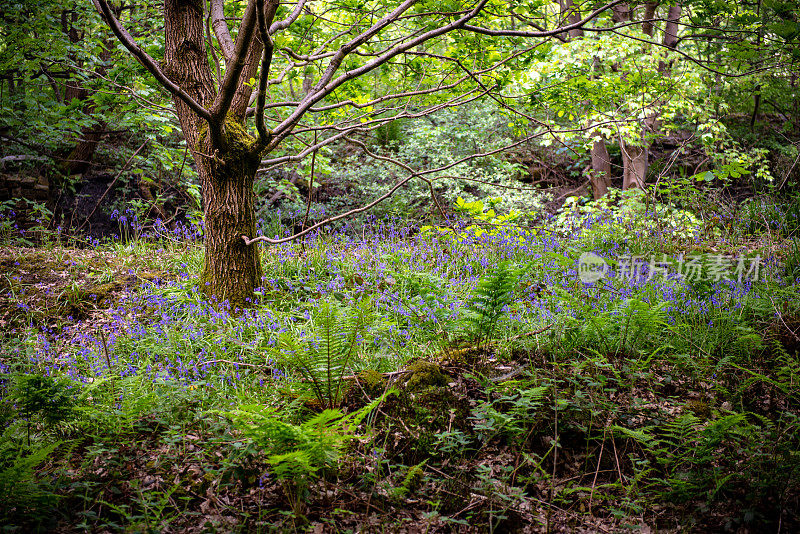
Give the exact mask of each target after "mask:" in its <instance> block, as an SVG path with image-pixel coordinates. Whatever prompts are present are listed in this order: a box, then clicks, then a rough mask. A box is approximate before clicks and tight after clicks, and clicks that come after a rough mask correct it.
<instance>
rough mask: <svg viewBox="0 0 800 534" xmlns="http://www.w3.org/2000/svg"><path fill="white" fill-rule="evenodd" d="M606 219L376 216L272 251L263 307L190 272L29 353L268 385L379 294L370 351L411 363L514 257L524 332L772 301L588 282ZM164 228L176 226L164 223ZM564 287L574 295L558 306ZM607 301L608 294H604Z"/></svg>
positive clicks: (744, 284) (95, 367)
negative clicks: (652, 312) (305, 348)
mask: <svg viewBox="0 0 800 534" xmlns="http://www.w3.org/2000/svg"><path fill="white" fill-rule="evenodd" d="M295 215H299V216H302V215H304V214H300V213H298V214H295ZM317 215H318V214H317ZM116 216H117V220H119V221H120V222H121V223H123V222H124V223H125V224H138V220H137V219H136V217H135V214H124V213H123V214H117V215H116ZM129 216H130V217H131V218H130V219H129V218H127V217H129ZM596 222H597V221H596V220H594V219H592V218H589V219H588V220H587V221H586V223H585V225H584V226H582V227H577V228H574V229H573V230H571V231H570V233H569V234H567V235H556V234H555V233H552V232H546V231H543V232H538V233H536V232H520V231H519V230H518V229H516V228H512V227H509V228H499V229H498V231H497V232H493V233H492V234H489V233H483V234H481V235H479V236H476V235H474V234H470V233H469V232H461V231H459V227H458V226H456V227H455V228H454V230H453V231H452V232H450V233H449V234H445V235H438V236H434V237H431V236H426V235H423V234H421V233H419V231H418V230H417V229H416V228H415V227H411V226H407V225H402V224H397V223H396V222H391V221H389V222H387V221H379V220H371V221H367V224H366V225H365V226H363V227H361V228H360V231H356V229H354V228H351V227H350V226H349V225H347V224H345V225H343V226H342V227H340V228H339V229H337V231H336V232H333V233H330V232H326V233H319V232H316V233H312V234H310V235H309V236H307V238H306V239H305V243H304V248H305V250H306V252H305V253H304V254H306V256H301V253H300V251H299V247H298V245H297V244H291V243H287V244H283V245H277V246H271V247H269V249H268V250H267V251H265V256H268V258H267V264H268V267H267V269H266V270H265V272H266V273H267V274H266V275H265V277H264V279H263V284H262V285H263V287H262V288H260V289H259V290H258V291H257V294H258V295H259V297H258V298H259V299H261V301H260V302H258V303H255V304H257V305H256V306H254V307H253V308H252V309H248V310H246V311H244V312H238V311H237V312H232V311H231V310H230V309H229V308H228V307H227V306H225V305H224V303H223V304H222V305H216V303H213V302H208V301H206V300H204V299H203V298H202V297H201V296H200V294H199V292H197V288H196V282H195V281H194V276H193V275H191V274H190V273H189V272H188V269H187V268H186V266H182V267H181V272H180V273H179V274H180V278H179V280H177V281H175V282H170V283H154V284H153V285H151V286H149V287H148V288H146V289H145V290H140V291H139V292H138V293H136V294H130V295H128V296H127V298H124V299H123V300H121V301H120V302H119V304H118V305H117V306H116V307H115V308H112V309H110V310H108V312H107V316H108V317H109V318H110V322H109V324H107V325H105V326H104V327H103V332H102V334H101V333H100V332H99V331H96V332H95V331H91V330H87V329H86V327H85V325H76V326H75V327H73V328H71V329H70V328H67V329H65V330H64V331H63V332H62V333H60V334H59V335H58V336H56V335H55V334H54V333H52V332H46V331H43V332H42V333H41V334H40V336H39V339H38V343H36V351H35V353H32V354H30V355H29V357H30V359H32V360H33V363H35V365H36V367H37V368H38V369H41V370H44V371H45V372H47V373H60V374H65V375H68V376H70V377H72V378H74V379H76V380H79V381H83V382H90V381H93V380H96V379H98V378H99V377H103V376H106V375H108V374H109V373H113V374H114V375H115V376H122V377H127V376H134V375H141V376H146V377H148V378H150V379H152V380H154V381H170V382H175V383H180V384H185V385H190V384H195V383H198V382H203V383H205V384H207V385H208V386H210V387H226V386H228V385H236V384H240V383H248V384H256V383H257V384H260V385H263V384H264V378H265V377H264V373H263V369H265V368H270V369H274V370H273V371H272V376H271V377H270V379H275V378H281V377H282V376H283V373H282V372H281V371H280V370H279V369H278V368H277V366H275V365H274V364H273V363H272V362H271V361H270V357H269V355H270V354H271V350H272V348H273V347H274V346H275V344H276V340H277V338H278V336H279V335H280V334H281V333H283V332H290V333H291V334H292V335H297V336H300V337H302V336H303V335H304V332H305V330H306V329H307V325H308V323H309V321H310V320H311V318H312V315H313V314H312V313H311V312H310V311H309V310H312V309H314V307H315V305H316V303H318V302H319V301H321V300H326V299H332V298H336V299H338V300H341V301H343V302H345V303H347V302H348V301H350V302H352V301H355V300H358V299H361V298H364V297H368V298H370V299H371V300H372V301H373V303H374V304H375V308H376V311H377V313H378V315H379V316H380V320H378V321H376V325H378V326H375V327H373V328H372V329H371V339H370V343H368V344H365V347H366V350H381V351H384V352H390V353H395V354H402V353H403V351H404V350H406V349H407V347H408V345H409V344H412V343H418V342H420V341H422V340H424V336H426V335H427V336H428V337H430V334H431V332H437V331H441V330H446V329H447V328H448V325H450V324H452V323H453V321H456V320H457V319H458V318H459V317H460V316H461V315H462V313H463V310H464V308H465V306H467V305H468V301H469V295H470V292H471V290H472V288H473V287H474V286H475V284H476V283H477V281H478V280H479V278H480V277H481V276H482V275H483V274H484V273H485V272H486V271H487V270H488V269H490V268H491V267H492V266H493V265H495V264H496V263H497V262H498V261H501V260H511V261H514V262H517V263H520V264H528V263H533V264H534V266H535V267H534V268H532V269H530V270H529V271H528V274H527V275H526V276H527V277H528V278H527V281H526V283H525V284H520V289H519V290H518V298H517V300H516V301H515V303H514V304H513V305H512V306H511V307H510V308H509V309H508V310H507V311H508V314H509V318H510V320H511V321H512V322H516V323H520V324H521V327H523V328H524V326H525V325H528V324H530V325H539V324H543V323H548V322H551V321H553V320H554V319H557V317H558V316H563V315H571V316H579V315H580V314H585V313H586V310H587V309H588V308H589V307H590V308H591V309H592V311H596V312H597V313H601V312H614V310H619V309H620V307H621V305H622V304H623V303H624V302H625V301H626V300H627V299H630V298H637V299H639V300H642V301H644V302H649V303H651V304H660V303H664V304H665V306H664V311H665V313H666V317H667V320H668V321H669V322H672V323H674V322H677V321H680V320H681V317H682V316H683V315H685V314H687V313H692V314H695V315H699V316H707V315H709V314H711V313H712V312H719V311H723V310H731V309H733V310H735V309H738V308H740V307H741V306H742V303H743V302H744V301H745V300H746V299H748V298H761V296H760V295H759V294H758V292H757V291H756V290H755V289H754V286H753V284H752V283H751V282H750V281H749V280H743V281H737V280H720V281H716V282H714V283H713V284H709V285H708V287H705V288H704V290H703V291H702V292H699V291H697V288H696V287H693V286H692V285H691V284H690V283H688V282H687V281H686V280H683V279H680V278H678V277H675V276H670V275H667V276H660V277H652V276H648V273H647V271H646V269H645V270H643V271H642V272H640V273H639V276H638V277H631V278H628V279H625V280H621V281H617V280H614V281H610V280H603V281H599V282H597V283H593V284H583V283H580V282H579V280H578V272H577V270H576V269H575V268H571V269H565V268H564V267H563V265H565V264H566V263H568V262H569V261H572V260H571V259H570V258H572V257H573V254H574V251H573V247H574V245H575V244H576V243H581V240H582V239H584V237H585V233H586V232H588V231H591V229H592V227H593V225H594V224H596ZM155 228H156V229H157V231H160V232H165V231H167V230H166V228H164V227H163V225H160V226H159V225H156V226H155ZM134 229H135V228H134ZM170 232H173V236H174V237H176V238H181V239H195V238H196V237H197V236H198V235H201V233H202V228H197V229H187V228H185V227H184V228H182V229H181V230H180V232H182V233H180V232H179V233H177V234H175V233H174V232H175V230H174V229H173V230H170ZM193 232H194V233H193ZM155 235H159V234H158V233H156V234H155ZM669 238H670V235H669V234H665V235H664V236H663V239H665V240H667V239H669ZM626 251H627V250H626V247H625V244H624V243H621V242H620V243H611V244H610V245H609V246H604V247H602V249H601V248H598V249H597V250H595V252H596V253H597V254H598V255H601V256H605V257H607V258H611V257H613V256H614V255H619V254H622V253H625V252H626ZM312 256H313V257H312ZM542 287H544V288H547V289H548V290H547V291H542V290H541V288H542ZM558 289H560V290H562V291H558ZM563 292H566V293H569V294H570V295H572V297H573V298H572V299H571V300H570V299H564V298H561V297H559V294H560V293H561V294H563ZM599 293H602V295H603V298H597V295H598V294H599ZM765 298H766V297H765ZM282 307H283V308H284V309H281V308H282ZM285 308H288V309H285ZM59 337H60V341H59V342H58V343H55V342H54V341H56V340H57V338H59ZM56 346H59V347H66V349H57V348H56ZM21 356H22V355H21V354H20V357H21ZM254 363H258V364H259V365H260V368H259V369H256V368H254V367H253V365H254ZM109 364H110V366H111V368H112V369H109ZM0 371H1V369H0Z"/></svg>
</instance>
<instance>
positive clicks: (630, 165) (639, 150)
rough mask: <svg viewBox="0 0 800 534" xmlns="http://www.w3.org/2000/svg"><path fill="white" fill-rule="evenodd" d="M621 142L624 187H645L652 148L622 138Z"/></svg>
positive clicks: (624, 188) (625, 189) (626, 188)
mask: <svg viewBox="0 0 800 534" xmlns="http://www.w3.org/2000/svg"><path fill="white" fill-rule="evenodd" d="M643 143H644V141H643ZM619 144H620V149H621V150H622V189H623V190H624V191H627V190H628V189H644V182H645V178H646V177H647V169H648V161H647V159H648V157H649V155H650V150H649V149H648V147H647V145H644V146H635V145H632V144H630V143H626V142H625V141H624V140H622V139H620V141H619Z"/></svg>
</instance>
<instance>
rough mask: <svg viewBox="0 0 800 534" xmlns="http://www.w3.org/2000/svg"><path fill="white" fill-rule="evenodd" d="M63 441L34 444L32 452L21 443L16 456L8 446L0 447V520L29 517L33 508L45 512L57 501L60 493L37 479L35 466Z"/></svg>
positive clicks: (38, 511)
mask: <svg viewBox="0 0 800 534" xmlns="http://www.w3.org/2000/svg"><path fill="white" fill-rule="evenodd" d="M3 437H4V438H5V437H6V436H3ZM62 444H63V443H62V442H60V441H59V442H56V443H51V444H49V445H44V446H39V447H33V448H32V449H30V454H26V453H27V452H28V451H26V450H25V449H23V448H22V447H20V448H17V449H16V451H14V452H15V454H13V457H9V456H7V455H6V454H7V453H8V452H10V451H9V450H0V462H2V463H0V520H10V519H12V518H14V517H22V516H27V517H28V518H30V517H31V515H30V514H31V513H33V512H32V511H33V510H36V511H37V513H45V512H44V510H47V508H48V507H49V506H50V505H52V504H54V503H55V501H56V498H57V496H56V495H55V494H54V493H52V492H51V491H49V490H48V489H47V486H46V485H44V484H42V483H40V482H39V481H37V479H36V478H37V477H36V468H37V467H38V466H39V465H41V464H42V463H43V462H44V461H45V460H46V459H47V457H48V456H50V454H51V453H52V452H53V451H54V450H56V449H57V448H58V447H60V446H61V445H62ZM0 522H2V521H0Z"/></svg>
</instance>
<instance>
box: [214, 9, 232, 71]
mask: <svg viewBox="0 0 800 534" xmlns="http://www.w3.org/2000/svg"><path fill="white" fill-rule="evenodd" d="M223 8H224V6H223V3H222V0H211V9H210V12H211V28H212V29H213V30H214V36H215V37H216V38H217V42H218V43H219V47H220V49H222V55H223V56H225V61H226V63H227V62H228V61H230V60H231V58H232V57H233V48H234V45H233V39H231V34H230V31H228V23H227V22H226V21H225V11H224V9H223Z"/></svg>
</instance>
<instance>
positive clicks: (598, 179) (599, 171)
mask: <svg viewBox="0 0 800 534" xmlns="http://www.w3.org/2000/svg"><path fill="white" fill-rule="evenodd" d="M589 181H590V182H591V183H592V194H593V195H594V199H595V200H597V199H600V198H602V197H604V196H605V195H606V193H608V187H609V185H611V157H610V156H609V155H608V148H607V147H606V141H605V139H601V140H600V141H595V142H594V144H592V168H591V171H590V172H589Z"/></svg>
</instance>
